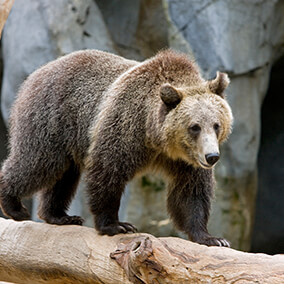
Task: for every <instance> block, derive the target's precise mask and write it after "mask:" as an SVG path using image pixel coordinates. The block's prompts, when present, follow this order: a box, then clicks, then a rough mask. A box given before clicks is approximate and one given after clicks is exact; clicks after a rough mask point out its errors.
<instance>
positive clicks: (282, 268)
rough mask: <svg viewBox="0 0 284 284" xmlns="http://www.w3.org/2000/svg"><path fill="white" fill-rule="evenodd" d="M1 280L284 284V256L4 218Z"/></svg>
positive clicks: (54, 283) (0, 235) (0, 220)
mask: <svg viewBox="0 0 284 284" xmlns="http://www.w3.org/2000/svg"><path fill="white" fill-rule="evenodd" d="M0 281H10V282H14V283H29V284H33V283H50V284H51V283H52V284H59V283H65V284H66V283H67V284H69V283H113V284H127V283H199V282H202V283H212V282H214V281H217V282H218V283H235V282H238V281H240V283H245V282H246V281H247V282H249V283H284V256H283V255H275V256H268V255H265V254H252V253H244V252H239V251H236V250H233V249H229V248H220V247H206V246H202V245H198V244H195V243H192V242H189V241H186V240H182V239H179V238H155V237H154V236H152V235H149V234H129V235H117V236H113V237H108V236H99V235H98V234H97V233H96V231H95V230H94V229H92V228H87V227H80V226H56V225H49V224H44V223H35V222H31V221H25V222H15V221H12V220H5V219H3V218H0ZM242 281H243V282H242Z"/></svg>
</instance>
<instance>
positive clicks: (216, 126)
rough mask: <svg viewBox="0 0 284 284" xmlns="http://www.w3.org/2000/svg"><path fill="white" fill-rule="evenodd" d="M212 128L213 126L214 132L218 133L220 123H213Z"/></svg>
mask: <svg viewBox="0 0 284 284" xmlns="http://www.w3.org/2000/svg"><path fill="white" fill-rule="evenodd" d="M213 128H214V130H215V132H216V133H218V132H219V130H220V125H219V124H218V123H214V125H213Z"/></svg>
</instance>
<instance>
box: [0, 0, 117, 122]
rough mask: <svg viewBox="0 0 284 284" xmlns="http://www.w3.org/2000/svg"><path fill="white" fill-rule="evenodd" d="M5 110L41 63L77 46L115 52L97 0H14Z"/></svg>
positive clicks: (6, 43) (6, 39) (7, 35)
mask: <svg viewBox="0 0 284 284" xmlns="http://www.w3.org/2000/svg"><path fill="white" fill-rule="evenodd" d="M2 44H3V61H4V65H5V68H4V75H3V80H2V114H3V117H4V120H6V121H7V120H8V116H9V109H10V107H11V104H12V102H13V101H14V98H15V95H16V93H17V90H18V88H19V86H20V85H21V83H22V82H23V80H24V79H25V78H26V77H27V76H28V75H29V74H30V73H32V72H33V71H34V70H35V69H37V68H38V67H39V66H41V65H43V64H45V63H47V62H48V61H51V60H53V59H55V58H57V57H59V56H62V55H64V54H67V53H70V52H72V51H74V50H78V49H85V48H97V49H102V50H106V51H110V52H115V48H114V45H113V42H112V40H111V38H110V36H109V34H108V30H107V28H106V26H105V24H104V21H103V20H102V16H101V13H100V11H99V9H98V8H97V6H96V4H95V3H94V1H91V0H86V1H76V0H72V1H67V0H63V1H58V2H56V5H54V3H51V2H50V1H48V0H39V1H38V0H26V1H24V2H23V1H15V3H14V5H13V8H12V11H11V14H10V15H9V18H8V20H7V22H6V25H5V29H4V34H3V43H2Z"/></svg>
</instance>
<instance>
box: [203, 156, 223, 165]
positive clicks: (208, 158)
mask: <svg viewBox="0 0 284 284" xmlns="http://www.w3.org/2000/svg"><path fill="white" fill-rule="evenodd" d="M219 157H220V155H219V153H210V154H206V155H205V159H206V162H207V163H208V164H209V165H210V166H213V165H215V164H216V163H217V162H218V160H219Z"/></svg>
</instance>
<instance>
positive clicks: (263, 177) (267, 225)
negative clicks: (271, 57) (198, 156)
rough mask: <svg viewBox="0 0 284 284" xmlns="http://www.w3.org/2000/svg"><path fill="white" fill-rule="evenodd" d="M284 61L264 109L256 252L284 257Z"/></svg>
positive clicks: (274, 70) (275, 69)
mask: <svg viewBox="0 0 284 284" xmlns="http://www.w3.org/2000/svg"><path fill="white" fill-rule="evenodd" d="M283 76H284V57H282V58H280V60H278V61H277V62H276V64H274V66H273V67H272V69H271V75H270V84H269V88H268V91H267V94H266V97H265V99H264V101H263V105H262V113H261V130H262V134H261V144H260V150H259V155H258V179H259V182H258V194H257V201H256V213H255V226H254V232H253V240H252V251H253V252H264V253H269V254H276V253H284V223H283V218H284V207H283V200H284V191H283V184H284V166H283V158H284V148H283V145H284V101H283V98H282V84H283V83H282V82H283Z"/></svg>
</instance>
